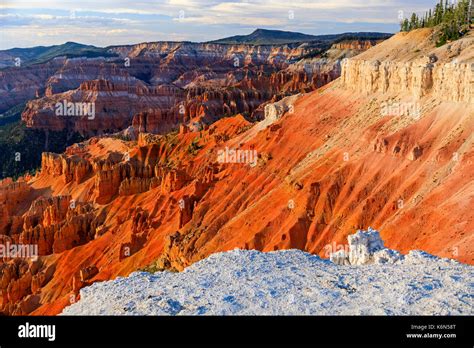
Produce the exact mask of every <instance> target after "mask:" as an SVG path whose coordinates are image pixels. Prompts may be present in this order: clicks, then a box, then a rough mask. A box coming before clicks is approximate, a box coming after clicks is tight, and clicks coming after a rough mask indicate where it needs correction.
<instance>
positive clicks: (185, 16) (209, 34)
mask: <svg viewBox="0 0 474 348" xmlns="http://www.w3.org/2000/svg"><path fill="white" fill-rule="evenodd" d="M436 2H437V0H418V1H416V4H414V3H413V1H409V0H384V1H376V0H332V1H327V0H297V1H293V2H292V3H289V2H287V1H286V0H227V1H219V0H158V1H147V0H142V1H131V0H115V1H114V0H103V1H92V0H83V1H81V2H77V1H70V0H62V1H61V0H48V1H39V0H3V1H2V3H1V4H0V32H1V36H0V49H1V50H5V49H12V48H30V47H37V46H53V45H61V44H64V43H65V42H77V43H81V44H84V45H93V46H96V47H107V46H112V45H131V44H134V43H142V42H159V41H175V42H183V41H189V42H208V41H213V40H217V39H221V38H225V37H229V36H235V35H248V34H249V33H251V32H252V31H254V30H255V29H256V28H265V29H268V30H281V31H291V32H300V33H305V34H307V35H331V34H340V33H345V32H380V33H392V34H393V33H395V32H397V31H399V23H400V18H401V17H400V16H402V17H403V18H405V17H409V16H410V15H411V13H412V12H416V13H422V12H425V11H427V10H428V9H429V8H432V7H433V6H434V5H435V3H436Z"/></svg>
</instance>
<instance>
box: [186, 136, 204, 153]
mask: <svg viewBox="0 0 474 348" xmlns="http://www.w3.org/2000/svg"><path fill="white" fill-rule="evenodd" d="M198 143H199V137H196V138H194V139H193V141H192V142H191V144H189V146H188V153H189V154H191V155H193V156H194V155H196V153H197V152H198V151H199V150H200V149H201V148H202V146H201V145H199V144H198Z"/></svg>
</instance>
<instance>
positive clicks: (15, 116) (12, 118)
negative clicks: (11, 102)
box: [0, 103, 25, 126]
mask: <svg viewBox="0 0 474 348" xmlns="http://www.w3.org/2000/svg"><path fill="white" fill-rule="evenodd" d="M24 108H25V103H21V104H18V105H15V106H14V107H12V108H10V109H8V110H7V111H5V112H4V113H3V114H0V126H4V125H6V124H9V123H12V122H16V121H19V120H20V118H21V113H22V111H23V109H24Z"/></svg>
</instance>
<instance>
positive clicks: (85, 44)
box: [0, 28, 395, 51]
mask: <svg viewBox="0 0 474 348" xmlns="http://www.w3.org/2000/svg"><path fill="white" fill-rule="evenodd" d="M256 30H269V31H283V32H290V33H295V34H304V35H312V36H325V35H344V34H356V33H377V34H387V35H390V34H395V33H394V32H375V31H346V32H340V33H329V34H308V33H302V32H296V31H290V30H279V29H268V28H255V29H253V30H252V31H251V32H250V33H247V34H236V35H232V36H239V35H241V36H246V35H250V34H252V33H253V32H255V31H256ZM228 37H231V36H227V37H221V38H218V39H213V40H207V41H190V40H181V41H176V40H152V41H140V42H132V43H128V44H115V43H111V44H109V45H106V46H98V45H93V44H89V43H84V42H77V41H71V40H69V41H64V42H61V43H57V44H52V45H35V46H27V47H19V46H15V47H10V48H1V49H0V51H8V50H13V49H30V48H36V47H52V46H61V45H65V44H67V43H73V44H78V45H83V46H93V47H97V48H107V47H111V46H133V45H139V44H143V43H152V42H190V43H208V42H212V41H216V40H220V39H225V38H228Z"/></svg>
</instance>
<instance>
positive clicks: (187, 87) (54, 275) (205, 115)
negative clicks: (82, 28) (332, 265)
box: [0, 29, 474, 315]
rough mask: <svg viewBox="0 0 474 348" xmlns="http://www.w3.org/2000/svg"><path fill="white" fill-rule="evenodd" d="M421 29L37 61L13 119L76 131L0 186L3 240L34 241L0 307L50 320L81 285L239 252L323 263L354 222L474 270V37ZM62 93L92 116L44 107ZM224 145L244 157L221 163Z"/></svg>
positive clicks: (5, 283)
mask: <svg viewBox="0 0 474 348" xmlns="http://www.w3.org/2000/svg"><path fill="white" fill-rule="evenodd" d="M434 35H435V32H434V30H433V29H419V30H414V31H412V32H409V33H399V34H396V35H395V36H393V37H391V38H389V39H387V40H385V41H383V42H372V41H370V40H366V41H360V40H359V41H358V40H355V41H350V42H340V43H332V44H331V45H330V46H329V47H328V48H327V49H326V50H325V52H324V56H322V55H316V56H314V57H313V56H308V55H306V54H307V53H308V52H307V51H305V50H306V48H305V47H306V45H303V47H301V45H294V47H290V46H289V45H283V46H279V47H272V46H270V47H268V46H248V47H244V46H241V45H224V44H220V45H219V44H212V43H207V44H187V43H179V44H178V43H151V44H139V45H131V46H118V47H115V48H111V50H113V52H114V53H115V54H117V55H118V56H119V57H120V59H123V60H125V58H130V63H131V64H130V67H128V68H125V67H122V66H119V65H118V63H113V64H105V63H104V61H105V60H106V59H105V58H93V59H91V58H88V59H82V58H74V59H63V58H55V59H54V60H53V61H51V62H49V63H47V65H48V64H49V65H54V64H59V65H60V66H61V68H60V69H62V70H61V76H60V75H56V74H58V73H57V72H56V73H55V75H54V76H55V77H54V78H52V77H50V78H49V80H48V82H47V83H46V84H45V87H44V92H43V91H39V92H38V93H39V94H40V96H39V97H38V98H37V99H34V100H30V101H29V102H28V103H27V106H26V109H25V111H24V112H23V114H22V118H23V120H24V121H25V122H26V123H27V125H28V126H29V127H33V128H38V129H48V130H60V129H64V128H68V129H73V130H75V131H78V132H81V133H83V134H85V135H87V136H88V137H90V138H89V139H88V140H86V141H84V142H81V143H77V144H74V145H72V146H70V147H68V148H67V149H66V151H65V152H64V153H62V154H55V153H49V152H45V153H43V155H42V163H41V169H40V170H39V171H37V173H36V174H34V175H25V176H24V177H22V178H19V179H18V180H12V179H10V178H7V179H4V180H2V181H1V182H0V205H1V208H2V209H1V215H0V234H2V235H3V236H7V237H8V239H9V240H10V241H11V242H14V243H18V244H37V245H38V253H39V257H38V259H37V260H28V259H12V260H8V259H4V260H3V262H1V263H0V275H1V277H0V311H1V312H2V313H4V314H8V315H24V314H31V315H56V314H59V313H61V312H62V310H63V308H65V307H66V306H68V305H71V304H74V303H76V302H77V301H78V300H79V298H80V291H81V289H83V288H84V287H86V286H89V285H91V284H93V283H96V282H101V281H106V280H111V279H115V278H117V277H119V276H127V275H129V274H130V273H132V272H134V271H137V270H140V269H153V270H169V271H183V270H184V269H185V268H187V267H189V266H191V265H193V264H194V263H196V262H199V261H201V260H203V259H205V258H207V257H208V256H209V255H211V254H214V253H218V252H224V251H229V250H233V249H235V248H239V249H245V250H252V249H255V250H258V251H263V252H272V251H278V250H284V249H300V250H302V251H306V252H309V253H311V254H316V255H319V256H320V257H323V258H329V257H330V253H329V252H328V247H329V249H331V246H332V245H335V246H336V249H339V247H342V248H344V246H346V244H347V242H346V240H347V237H348V236H349V235H351V234H353V233H354V232H355V231H356V230H359V229H366V228H368V226H372V227H375V228H376V229H377V230H379V231H380V234H381V237H382V239H383V240H384V241H385V244H386V246H387V247H389V248H391V249H395V250H399V251H400V252H401V253H402V254H404V253H408V252H409V251H410V250H413V249H422V250H425V251H427V252H429V253H431V254H434V255H437V256H440V257H447V258H450V259H455V260H457V261H460V262H463V263H468V264H474V239H473V238H474V234H473V233H472V231H473V229H474V220H473V218H474V216H473V212H474V209H473V207H474V186H473V185H472V183H473V179H474V178H473V176H474V162H473V161H474V147H473V141H474V138H473V134H474V132H473V131H474V118H473V117H474V105H473V96H474V89H473V88H474V87H473V83H472V81H473V80H474V76H473V74H474V69H473V66H474V65H473V64H474V37H473V36H472V35H473V34H472V33H469V34H468V35H466V36H465V37H464V38H462V39H460V40H457V41H455V42H452V43H448V44H446V45H444V46H441V47H438V48H437V47H436V45H435V42H436V40H435V38H434ZM305 55H306V56H305ZM236 57H237V60H238V62H239V64H242V66H240V65H239V66H238V67H236V66H234V62H235V60H234V59H235V58H236ZM293 58H295V59H296V58H297V59H296V60H295V61H294V62H293V61H292V59H293ZM115 59H116V58H115ZM243 62H245V64H244V63H243ZM49 65H48V66H49ZM88 65H91V66H92V67H91V68H90V70H88V71H87V69H85V68H84V70H81V69H82V67H86V66H88ZM182 66H186V67H187V69H186V72H184V73H182V72H181V70H180V67H182ZM209 66H211V67H212V68H209ZM44 68H45V69H46V66H44ZM127 69H129V70H127ZM134 69H135V70H134ZM78 71H82V73H83V74H84V76H81V75H80V74H79V73H78ZM9 78H12V77H9ZM3 81H5V80H3ZM39 85H40V83H39V84H38V86H39ZM31 86H35V85H34V84H30V87H31ZM19 88H20V89H21V93H20V94H23V95H24V96H26V95H28V96H30V95H31V93H32V89H33V88H26V86H25V87H19ZM42 93H44V95H42ZM28 98H29V97H28ZM61 100H68V101H81V102H84V101H93V102H95V103H96V110H99V111H98V114H97V117H96V118H95V119H94V120H86V119H76V118H74V119H68V118H65V119H62V118H60V117H56V116H54V114H53V113H54V112H53V108H54V104H55V103H56V102H57V101H61ZM17 101H18V100H16V101H15V102H17ZM387 105H388V106H389V107H386V106H387ZM180 106H182V107H181V108H180ZM407 110H409V111H410V110H415V111H416V112H414V113H411V112H407ZM182 111H184V112H182ZM226 149H227V150H226ZM228 149H230V151H235V152H236V151H237V150H242V151H252V152H253V151H255V152H256V154H257V160H256V161H252V162H248V163H247V162H245V161H243V162H240V161H228V162H230V163H226V161H219V151H223V150H226V151H229V150H228ZM332 249H334V248H332ZM331 251H332V252H335V251H337V250H331Z"/></svg>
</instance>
